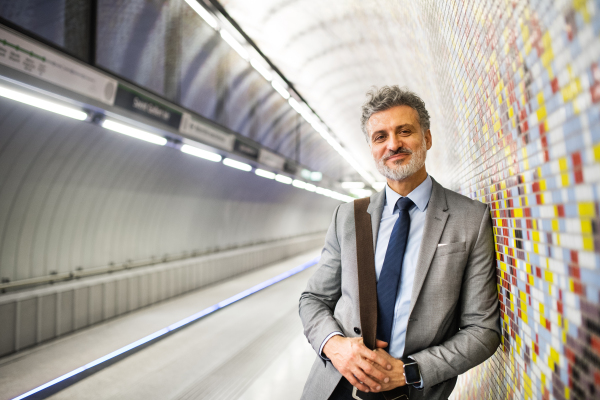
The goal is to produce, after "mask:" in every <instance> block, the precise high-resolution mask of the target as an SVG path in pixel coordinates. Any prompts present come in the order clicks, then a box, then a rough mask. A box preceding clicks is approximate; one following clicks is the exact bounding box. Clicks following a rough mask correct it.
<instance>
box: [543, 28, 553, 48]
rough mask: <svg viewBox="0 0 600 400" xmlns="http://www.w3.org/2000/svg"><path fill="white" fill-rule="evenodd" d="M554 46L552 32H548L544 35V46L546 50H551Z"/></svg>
mask: <svg viewBox="0 0 600 400" xmlns="http://www.w3.org/2000/svg"><path fill="white" fill-rule="evenodd" d="M551 44H552V38H551V37H550V32H548V31H546V33H544V35H543V36H542V45H543V46H544V48H546V49H547V48H549V47H550V46H551Z"/></svg>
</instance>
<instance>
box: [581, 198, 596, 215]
mask: <svg viewBox="0 0 600 400" xmlns="http://www.w3.org/2000/svg"><path fill="white" fill-rule="evenodd" d="M579 216H580V217H595V216H596V210H595V207H594V203H592V202H587V203H579Z"/></svg>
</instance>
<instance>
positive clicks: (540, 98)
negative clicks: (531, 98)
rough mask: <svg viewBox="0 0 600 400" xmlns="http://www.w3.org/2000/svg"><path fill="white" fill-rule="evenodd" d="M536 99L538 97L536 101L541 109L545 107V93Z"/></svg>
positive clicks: (540, 93)
mask: <svg viewBox="0 0 600 400" xmlns="http://www.w3.org/2000/svg"><path fill="white" fill-rule="evenodd" d="M535 97H536V99H537V101H538V104H539V106H540V107H541V106H543V105H544V92H539V93H538V94H537V96H535Z"/></svg>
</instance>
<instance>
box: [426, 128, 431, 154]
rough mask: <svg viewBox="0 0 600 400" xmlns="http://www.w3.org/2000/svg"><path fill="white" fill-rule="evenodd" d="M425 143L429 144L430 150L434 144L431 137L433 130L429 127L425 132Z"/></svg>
mask: <svg viewBox="0 0 600 400" xmlns="http://www.w3.org/2000/svg"><path fill="white" fill-rule="evenodd" d="M425 143H426V144H427V150H429V149H430V148H431V146H432V145H433V140H432V138H431V130H430V129H427V132H425Z"/></svg>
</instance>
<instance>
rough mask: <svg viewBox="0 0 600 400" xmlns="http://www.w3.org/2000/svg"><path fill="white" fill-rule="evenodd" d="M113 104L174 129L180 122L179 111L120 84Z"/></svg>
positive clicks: (177, 127)
mask: <svg viewBox="0 0 600 400" xmlns="http://www.w3.org/2000/svg"><path fill="white" fill-rule="evenodd" d="M115 105H116V106H119V107H122V108H125V109H127V110H129V111H133V112H134V113H137V114H141V115H144V116H146V117H148V118H151V119H153V120H156V121H159V122H162V123H163V124H166V125H169V126H172V127H173V128H176V129H179V125H180V123H181V113H180V112H179V111H177V110H173V109H172V108H170V107H169V106H167V105H165V104H162V103H161V102H159V101H157V100H153V99H151V98H149V97H146V96H144V95H143V94H141V93H138V92H136V91H135V90H133V89H130V88H128V87H126V86H124V85H121V84H119V87H118V88H117V96H116V97H115Z"/></svg>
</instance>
